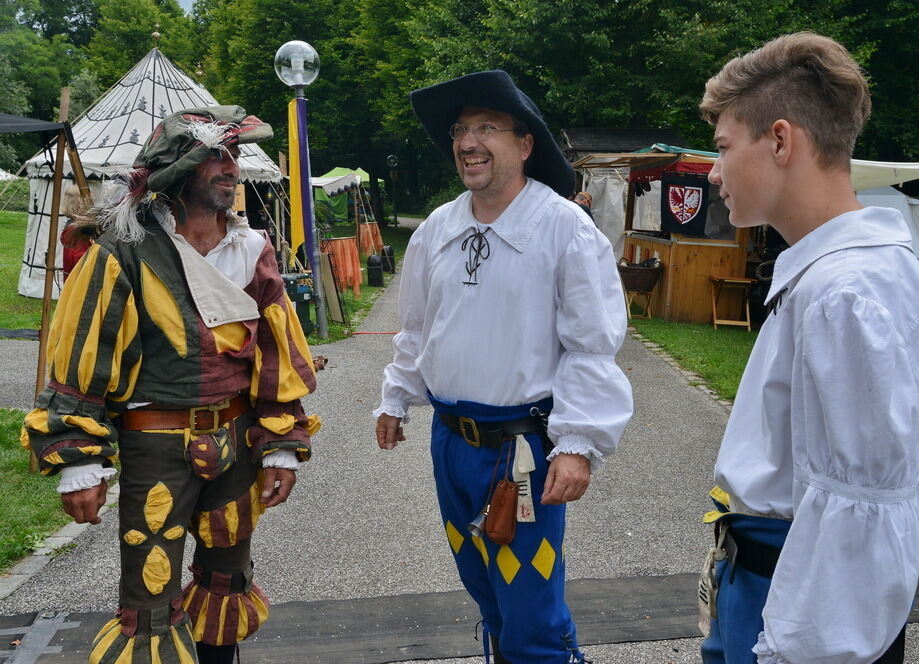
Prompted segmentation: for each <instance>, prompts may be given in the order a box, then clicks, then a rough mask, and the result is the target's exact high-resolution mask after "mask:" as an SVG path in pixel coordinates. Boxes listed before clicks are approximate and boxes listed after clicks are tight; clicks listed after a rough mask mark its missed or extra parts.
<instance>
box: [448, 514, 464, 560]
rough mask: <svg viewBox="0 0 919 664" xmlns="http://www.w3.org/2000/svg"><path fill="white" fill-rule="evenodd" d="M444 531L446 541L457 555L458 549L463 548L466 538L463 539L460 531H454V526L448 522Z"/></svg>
mask: <svg viewBox="0 0 919 664" xmlns="http://www.w3.org/2000/svg"><path fill="white" fill-rule="evenodd" d="M444 530H446V531H447V539H448V540H449V541H450V548H451V549H453V553H454V554H457V553H459V550H460V547H461V546H463V542H464V541H465V540H466V538H465V537H463V536H462V534H460V531H458V530H457V529H456V526H454V525H453V524H452V523H450V522H449V521H447V523H446V525H444Z"/></svg>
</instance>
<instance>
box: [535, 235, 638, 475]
mask: <svg viewBox="0 0 919 664" xmlns="http://www.w3.org/2000/svg"><path fill="white" fill-rule="evenodd" d="M557 288H558V293H557V295H558V311H557V318H556V321H557V322H556V328H557V331H558V337H559V340H560V341H561V343H562V346H563V353H562V356H561V360H560V362H559V365H558V370H557V372H556V376H555V382H554V384H553V386H552V397H553V400H554V406H553V409H552V414H551V415H550V417H549V438H550V439H551V440H552V441H553V442H554V443H555V449H554V450H553V451H552V452H551V453H550V455H549V458H550V459H551V458H552V457H554V456H556V455H557V454H560V453H563V452H564V453H577V454H583V455H585V456H587V457H588V458H589V459H590V461H591V467H592V468H593V469H596V467H597V466H598V465H599V463H600V461H601V459H602V458H603V457H604V456H606V455H608V454H610V453H611V452H613V451H614V450H615V449H616V447H617V446H618V444H619V439H620V437H621V436H622V432H623V430H624V429H625V426H626V424H627V423H628V421H629V418H630V417H631V416H632V387H631V385H630V384H629V381H628V380H627V379H626V377H625V374H624V373H623V372H622V370H621V369H620V368H619V366H618V365H617V364H616V353H617V352H618V350H619V347H620V346H621V345H622V340H623V338H624V337H625V328H626V313H625V304H624V299H623V294H622V285H621V284H620V282H619V273H618V271H617V270H616V265H615V259H614V256H613V252H612V249H611V248H610V246H609V242H607V241H606V238H604V237H603V236H602V235H601V234H600V232H599V231H597V230H596V228H594V227H591V226H588V225H587V224H581V225H580V226H579V227H578V229H577V231H576V232H575V235H574V238H573V239H572V240H571V242H570V243H569V245H568V247H567V249H566V251H565V254H564V256H563V257H562V260H561V263H560V265H559V271H558V280H557Z"/></svg>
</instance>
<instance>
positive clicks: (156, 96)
mask: <svg viewBox="0 0 919 664" xmlns="http://www.w3.org/2000/svg"><path fill="white" fill-rule="evenodd" d="M217 103H218V102H217V100H215V99H214V97H213V96H212V95H211V93H210V92H208V91H207V90H206V89H205V88H204V86H202V85H200V84H199V83H197V82H195V81H193V80H192V79H191V78H189V77H188V76H187V75H186V74H185V73H184V72H183V71H182V70H181V69H179V68H178V67H176V66H175V65H174V64H172V62H171V61H170V60H169V58H167V57H166V56H165V55H163V54H162V53H161V52H160V50H159V49H157V48H154V49H151V50H150V52H149V53H147V55H145V56H144V57H143V58H142V59H141V60H140V62H138V63H137V64H136V65H135V66H134V68H133V69H131V71H129V72H128V73H127V74H125V75H124V76H122V77H121V80H119V81H118V82H117V83H116V84H115V85H113V86H112V87H111V88H110V89H109V90H108V92H106V93H105V94H104V95H102V97H100V98H99V99H98V100H96V102H95V103H94V104H93V105H92V106H91V107H90V108H89V109H88V110H87V111H86V112H84V113H83V115H81V116H80V117H79V118H78V119H77V121H76V123H75V124H74V125H73V136H74V140H75V142H76V145H77V149H78V150H79V152H80V158H81V160H82V162H83V169H84V170H85V171H86V175H87V176H91V175H96V176H100V177H106V176H111V175H113V174H115V173H117V172H120V171H123V170H124V169H126V168H130V167H131V165H132V164H133V163H134V158H135V157H136V156H137V153H138V152H140V148H141V146H142V145H143V144H144V141H145V140H146V139H147V136H149V135H150V133H151V132H152V131H153V128H154V127H155V126H156V125H157V123H158V122H159V121H160V120H162V119H163V118H164V117H166V116H167V115H169V114H171V113H174V112H176V111H180V110H182V109H186V108H194V107H197V106H214V105H216V104H217ZM240 148H241V155H240V159H239V166H240V179H241V180H242V181H244V182H249V181H254V182H277V181H280V179H281V172H280V171H279V170H278V167H277V166H276V165H275V164H274V162H272V161H271V159H270V158H269V157H268V155H267V154H265V151H264V150H262V149H261V148H259V147H258V146H257V145H255V144H245V145H241V146H240ZM26 168H27V170H28V174H29V177H51V167H50V166H49V164H48V163H47V159H46V157H45V155H44V154H43V153H41V152H39V153H38V154H36V155H35V156H34V157H32V158H31V159H30V160H29V161H28V162H27V163H26ZM68 168H69V164H65V170H67V169H68ZM68 172H69V171H68Z"/></svg>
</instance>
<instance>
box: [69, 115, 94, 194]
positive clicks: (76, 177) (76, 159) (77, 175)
mask: <svg viewBox="0 0 919 664" xmlns="http://www.w3.org/2000/svg"><path fill="white" fill-rule="evenodd" d="M64 131H65V132H67V158H68V159H69V160H70V170H72V171H73V181H74V182H75V183H76V185H77V187H79V189H80V197H81V198H82V199H83V203H84V204H85V205H86V207H87V208H89V207H92V204H93V195H92V192H91V191H90V190H89V184H88V183H87V182H86V173H85V172H84V171H83V162H82V161H80V154H79V153H78V152H77V148H76V143H75V142H74V140H73V130H72V129H71V127H70V123H69V122H66V121H65V122H64Z"/></svg>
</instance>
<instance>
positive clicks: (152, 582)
mask: <svg viewBox="0 0 919 664" xmlns="http://www.w3.org/2000/svg"><path fill="white" fill-rule="evenodd" d="M171 574H172V569H171V565H170V564H169V557H168V556H167V555H166V552H165V551H163V549H161V548H160V547H158V546H155V547H153V548H152V549H151V550H150V553H148V554H147V559H146V560H145V561H144V569H143V572H142V573H141V576H142V577H143V579H144V585H145V586H147V590H149V591H150V594H151V595H159V594H160V593H161V592H163V588H164V587H165V586H166V584H167V583H169V577H170V575H171Z"/></svg>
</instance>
